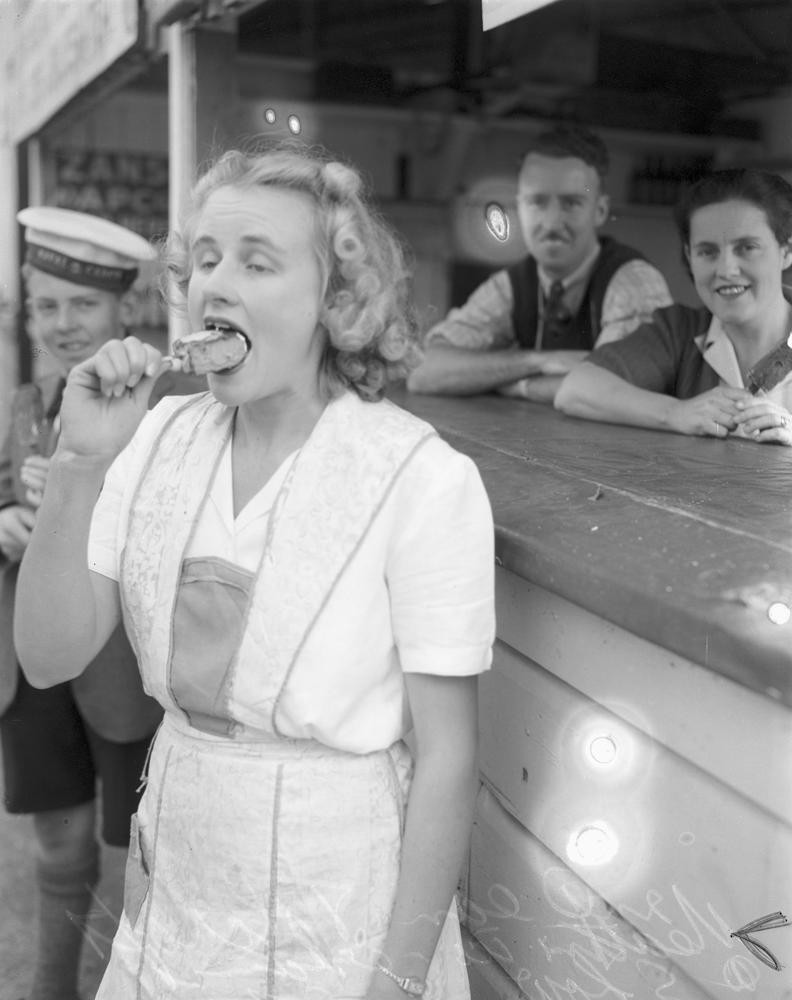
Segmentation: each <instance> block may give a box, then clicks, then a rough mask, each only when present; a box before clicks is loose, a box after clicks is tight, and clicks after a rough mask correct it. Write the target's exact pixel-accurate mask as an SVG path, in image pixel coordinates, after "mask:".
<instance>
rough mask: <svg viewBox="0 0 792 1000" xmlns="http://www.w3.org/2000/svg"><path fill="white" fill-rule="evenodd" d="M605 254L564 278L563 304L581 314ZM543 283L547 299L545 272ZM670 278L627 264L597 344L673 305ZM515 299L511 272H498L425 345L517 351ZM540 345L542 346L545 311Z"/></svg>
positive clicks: (613, 286)
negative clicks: (583, 302)
mask: <svg viewBox="0 0 792 1000" xmlns="http://www.w3.org/2000/svg"><path fill="white" fill-rule="evenodd" d="M599 253H600V245H599V244H597V247H596V249H595V250H594V252H593V253H592V254H591V255H590V256H589V257H588V258H587V259H586V260H585V261H583V263H582V264H581V265H580V267H578V269H577V270H576V271H574V272H573V273H572V274H571V275H568V276H567V277H566V278H564V280H563V285H564V305H565V306H566V307H567V308H568V309H569V311H570V312H571V313H572V314H576V313H577V312H578V310H579V309H580V305H581V303H582V301H583V298H584V296H585V294H586V289H587V287H588V283H589V279H590V277H591V273H592V271H593V270H594V267H595V265H596V263H597V259H598V257H599ZM537 270H538V273H539V284H540V287H541V290H542V293H543V295H542V296H540V299H543V298H544V297H545V296H546V295H547V294H548V292H549V289H550V284H551V283H552V279H550V278H549V277H548V276H547V275H546V274H544V273H543V272H542V270H541V269H539V268H537ZM671 301H672V300H671V295H670V293H669V291H668V285H667V284H666V281H665V278H664V277H663V276H662V274H660V272H659V271H658V270H657V268H656V267H654V266H653V265H652V264H649V263H648V262H647V261H645V260H631V261H628V262H627V263H626V264H623V265H622V266H621V267H620V268H619V269H618V271H617V272H616V273H615V274H614V276H613V278H612V279H611V281H610V283H609V285H608V290H607V292H606V293H605V299H604V302H603V305H602V318H601V324H600V334H599V336H598V337H597V342H596V345H595V346H597V347H598V346H599V345H601V344H607V343H609V342H610V341H614V340H621V339H622V337H626V336H627V334H629V333H632V331H633V330H635V329H636V328H637V327H638V326H640V325H641V323H645V322H647V321H648V320H649V319H650V318H651V315H652V312H653V311H654V310H655V309H659V308H662V307H663V306H668V305H671ZM513 308H514V296H513V293H512V286H511V281H510V280H509V276H508V273H507V272H506V270H501V271H496V272H495V274H493V275H491V276H490V277H489V278H488V279H487V280H486V281H485V282H484V283H483V284H481V285H479V287H478V288H477V289H476V290H475V291H474V292H473V294H472V295H471V296H470V298H469V299H468V300H467V302H466V303H465V305H464V306H461V307H460V308H458V309H451V311H450V312H449V313H448V315H447V316H446V318H445V319H444V320H442V321H441V322H440V323H437V324H436V325H435V326H433V327H432V328H431V329H430V330H428V331H427V333H426V336H425V339H424V344H425V346H426V347H431V346H432V345H433V344H438V345H440V344H446V345H448V346H449V347H460V348H467V349H469V350H478V351H488V350H497V349H501V348H508V347H514V346H515V345H516V344H517V338H516V336H515V333H514V327H513V324H512V310H513ZM537 342H538V343H541V313H540V329H539V331H538V339H537Z"/></svg>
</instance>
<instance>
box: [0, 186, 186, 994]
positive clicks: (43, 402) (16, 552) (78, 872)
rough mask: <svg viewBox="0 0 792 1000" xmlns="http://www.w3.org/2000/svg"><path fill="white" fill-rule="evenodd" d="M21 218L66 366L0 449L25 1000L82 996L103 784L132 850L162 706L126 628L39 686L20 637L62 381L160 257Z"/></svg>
mask: <svg viewBox="0 0 792 1000" xmlns="http://www.w3.org/2000/svg"><path fill="white" fill-rule="evenodd" d="M17 218H18V219H19V221H20V222H21V223H22V224H23V225H24V226H25V227H26V229H25V244H26V252H25V263H24V265H23V268H22V273H23V277H24V280H25V285H26V291H27V305H28V316H29V323H30V331H31V334H32V335H33V337H34V338H35V339H36V341H37V342H38V344H39V345H40V346H41V348H42V349H43V350H44V351H46V352H47V353H48V354H49V355H50V356H51V358H52V360H53V361H54V362H55V363H56V365H57V367H58V368H59V369H60V371H59V372H56V373H54V374H52V375H48V376H45V377H43V378H41V379H39V380H37V381H36V382H35V383H33V384H31V385H27V386H22V387H20V389H19V391H18V392H17V394H16V396H15V399H14V402H13V404H12V418H11V431H10V434H9V439H8V440H7V441H6V443H5V445H4V447H3V448H2V450H0V739H1V740H2V765H3V772H4V779H5V781H4V784H5V805H6V808H7V810H8V811H9V812H11V813H32V814H33V819H34V830H35V834H36V837H35V841H36V849H37V881H38V893H39V944H38V956H37V965H36V971H35V976H34V981H33V985H32V989H31V992H30V994H29V996H28V1000H75V998H77V978H78V969H79V958H80V949H81V941H82V933H83V928H84V927H85V922H86V917H87V914H88V910H89V907H90V903H91V891H92V888H93V887H94V886H95V885H96V883H97V881H98V879H99V862H98V858H99V850H98V844H97V840H96V835H95V825H96V811H95V804H94V799H95V791H96V789H95V786H96V780H97V778H98V779H99V780H100V781H101V785H102V835H103V838H104V840H105V841H106V842H107V843H108V844H111V845H117V846H119V847H126V846H127V843H128V839H129V823H130V817H131V815H132V813H134V811H135V809H136V807H137V798H138V792H137V788H138V786H139V784H140V775H141V771H142V770H143V767H144V762H145V756H146V751H147V748H148V744H149V742H150V739H151V736H152V734H153V732H154V730H155V728H156V726H157V725H158V722H159V718H160V714H161V709H160V708H159V706H158V705H157V704H156V702H154V701H153V700H152V699H150V698H149V697H148V696H147V695H145V694H144V692H143V690H142V687H141V683H140V677H139V674H138V670H137V663H136V661H135V657H134V655H133V653H132V651H131V649H130V647H129V644H128V642H127V639H126V636H125V634H124V631H123V628H119V629H118V630H117V631H116V633H115V634H114V635H113V636H112V637H111V639H110V642H109V643H108V644H107V646H106V647H105V648H104V649H103V650H102V652H101V653H100V654H99V656H98V657H97V658H96V659H95V660H94V661H93V662H92V663H91V664H89V665H87V667H86V670H85V672H84V673H83V674H82V675H81V676H80V677H79V678H77V679H76V680H75V681H72V682H71V683H67V684H61V685H58V686H56V687H53V688H48V689H46V690H39V689H36V688H33V687H31V686H30V685H29V684H28V683H27V681H26V680H25V678H24V676H23V675H22V673H21V671H20V669H19V666H18V664H17V659H16V655H15V652H14V649H13V644H12V615H13V599H14V587H15V581H16V573H17V569H18V566H19V562H20V560H21V558H22V554H23V552H24V550H25V547H26V545H27V541H28V539H29V537H30V532H31V529H32V527H33V523H34V521H35V517H36V509H37V507H38V505H39V503H40V501H41V496H42V493H43V489H44V484H45V482H46V474H47V468H48V464H49V457H48V456H49V455H50V454H51V452H52V450H53V448H54V444H55V439H56V437H57V428H58V411H59V408H60V397H61V394H62V391H63V384H64V381H65V376H66V375H68V372H69V371H70V370H71V368H72V367H74V365H76V364H78V363H79V362H81V361H83V360H85V359H86V358H88V357H90V356H91V355H92V354H94V353H95V352H96V351H97V350H98V349H99V347H101V345H102V344H104V343H105V342H106V341H108V340H111V339H113V338H116V337H123V336H124V333H125V327H126V325H127V324H128V323H129V321H130V319H131V315H132V303H131V299H130V296H129V294H128V293H129V290H130V288H131V286H132V284H133V282H134V281H135V278H136V277H137V274H138V267H139V265H140V263H141V262H143V261H149V260H152V259H153V258H154V256H155V252H154V250H153V248H152V246H151V245H150V244H149V243H148V242H147V241H146V240H144V239H143V238H142V237H141V236H138V235H137V234H136V233H133V232H131V231H130V230H128V229H124V228H122V227H121V226H117V225H115V224H114V223H111V222H108V221H107V220H105V219H99V218H96V217H94V216H90V215H86V214H84V213H82V212H72V211H69V210H66V209H60V208H52V207H45V206H41V207H36V208H27V209H24V210H23V211H21V212H20V213H19V214H18V216H17ZM177 382H178V383H179V384H177ZM200 389H201V384H200V382H197V381H196V380H191V379H189V378H187V379H185V378H184V377H183V376H181V377H180V376H178V375H175V374H173V373H165V374H164V375H163V377H162V378H161V379H160V380H159V381H158V383H157V386H156V388H155V394H154V397H153V398H152V401H151V404H150V405H154V403H155V402H156V401H157V400H158V399H160V398H161V397H162V396H164V395H167V394H178V393H180V392H185V391H186V392H195V391H198V390H200ZM118 908H120V907H117V909H118Z"/></svg>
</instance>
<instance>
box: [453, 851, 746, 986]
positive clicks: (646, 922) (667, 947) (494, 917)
mask: <svg viewBox="0 0 792 1000" xmlns="http://www.w3.org/2000/svg"><path fill="white" fill-rule="evenodd" d="M543 889H544V892H543V897H544V899H543V901H542V902H541V903H540V906H539V907H537V906H536V905H535V904H533V903H531V905H530V908H529V906H528V905H527V904H526V903H525V902H524V901H523V902H522V903H521V900H520V899H519V898H518V897H517V896H516V895H515V894H514V893H513V892H512V891H511V890H510V889H508V888H507V887H506V886H504V885H501V884H499V883H493V884H492V885H491V886H490V888H489V891H488V892H487V894H486V904H485V905H482V904H481V902H475V901H473V900H467V901H466V907H467V912H468V915H469V918H468V926H469V929H470V930H471V932H472V933H473V934H474V936H475V937H476V938H477V939H478V940H479V941H480V942H481V943H482V944H483V945H484V947H485V949H486V950H487V952H488V953H489V954H490V955H491V956H492V957H493V958H495V959H496V960H497V961H498V962H499V963H500V964H501V965H503V966H504V967H505V968H506V969H507V970H508V972H509V974H510V976H511V977H512V978H513V979H514V980H515V981H516V983H517V985H518V986H519V987H520V989H521V990H522V991H523V993H524V994H525V995H526V997H528V998H529V1000H557V998H559V997H570V998H572V997H574V998H575V1000H600V998H603V997H611V998H618V1000H633V998H635V997H636V996H637V995H636V993H635V991H634V986H635V980H636V977H635V974H634V973H635V971H637V972H638V973H639V974H640V981H641V984H642V986H645V985H648V986H650V988H651V989H652V993H651V994H646V995H647V996H649V995H652V996H655V997H657V998H658V1000H684V998H685V996H687V995H688V993H689V984H686V983H685V982H684V979H686V978H687V976H686V973H689V974H690V975H691V976H693V977H694V978H697V979H699V981H700V982H701V984H702V985H706V986H708V987H712V986H717V987H720V988H722V989H725V990H727V991H729V992H731V993H756V992H757V988H758V986H759V983H760V981H761V979H762V975H763V973H762V967H761V964H760V963H759V962H757V961H756V960H755V959H754V958H753V957H752V956H751V955H748V954H740V953H739V952H737V949H736V940H735V938H734V937H732V936H731V931H730V929H729V926H728V924H727V923H726V921H725V920H724V919H723V917H722V916H721V915H720V914H719V913H718V912H717V910H716V909H715V907H714V906H713V905H712V903H710V902H707V903H704V904H701V903H699V902H698V901H696V902H694V901H692V900H691V898H690V896H689V895H688V894H686V893H685V892H683V891H682V889H681V888H680V887H679V886H676V885H672V886H670V889H669V891H668V892H666V893H665V894H664V893H663V892H661V891H660V890H659V889H655V888H650V889H647V890H646V892H645V893H644V896H643V900H644V905H641V906H640V908H639V907H632V906H628V905H622V906H620V907H618V909H616V908H612V907H610V906H609V905H608V904H607V903H605V902H604V901H603V900H602V899H600V897H599V896H597V894H596V893H594V892H593V891H592V890H590V889H589V888H588V887H587V886H586V885H585V884H584V883H582V882H581V881H579V880H578V879H576V878H575V877H574V876H573V875H571V874H570V873H569V871H567V870H565V869H563V868H559V867H552V868H548V869H547V870H546V871H545V873H544V878H543ZM542 911H544V913H543V912H542ZM548 911H549V912H548ZM559 916H560V917H561V918H562V919H561V920H558V919H556V918H557V917H559ZM548 917H549V919H548ZM515 922H517V923H524V924H532V925H534V927H535V933H534V935H533V940H534V942H535V944H536V946H537V948H536V952H535V955H536V960H535V962H532V965H533V966H534V968H533V969H530V968H527V967H525V965H524V964H521V962H520V959H521V958H522V959H523V960H524V958H525V956H524V955H522V956H520V955H519V954H516V952H517V946H516V944H515V935H516V931H515V927H514V923H515ZM507 941H509V944H507V943H506V942H507ZM510 945H511V947H510ZM721 949H725V950H726V951H727V952H728V954H726V956H725V958H724V959H723V960H721V959H720V958H718V959H717V965H718V971H719V973H720V975H719V978H718V979H714V978H712V976H711V974H710V970H711V968H712V956H713V954H716V955H717V954H718V952H720V950H721ZM531 951H532V954H533V953H534V951H533V948H532V949H531ZM705 953H706V954H707V955H708V956H709V959H710V960H709V962H707V963H706V966H707V969H706V970H705V971H703V972H702V970H701V969H700V968H697V966H700V964H701V963H696V962H695V959H696V958H697V957H698V956H702V955H704V954H705ZM539 966H542V967H543V968H541V969H540V968H539ZM632 966H634V970H633V969H632V968H631V967H632ZM548 967H550V968H549V971H546V970H547V969H548ZM573 977H574V978H573ZM675 987H676V989H675Z"/></svg>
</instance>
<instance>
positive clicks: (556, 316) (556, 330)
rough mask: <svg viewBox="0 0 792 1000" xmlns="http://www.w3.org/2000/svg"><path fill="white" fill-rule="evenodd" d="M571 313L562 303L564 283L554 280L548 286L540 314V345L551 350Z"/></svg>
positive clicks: (562, 334)
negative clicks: (548, 291) (548, 292)
mask: <svg viewBox="0 0 792 1000" xmlns="http://www.w3.org/2000/svg"><path fill="white" fill-rule="evenodd" d="M571 319H572V313H571V312H570V311H569V309H567V307H566V306H565V305H564V285H563V282H561V281H554V282H553V284H552V285H551V286H550V294H549V295H548V296H547V298H546V299H545V304H544V313H543V315H542V347H544V348H545V349H546V350H552V349H553V347H554V346H555V344H556V343H557V342H558V341H560V340H561V339H562V337H563V336H564V334H565V333H566V331H567V329H568V327H569V322H570V320H571Z"/></svg>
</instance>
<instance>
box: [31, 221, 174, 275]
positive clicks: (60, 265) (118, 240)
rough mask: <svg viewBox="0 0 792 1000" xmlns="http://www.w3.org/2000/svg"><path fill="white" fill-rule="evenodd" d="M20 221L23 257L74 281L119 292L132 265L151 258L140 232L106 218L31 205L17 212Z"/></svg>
mask: <svg viewBox="0 0 792 1000" xmlns="http://www.w3.org/2000/svg"><path fill="white" fill-rule="evenodd" d="M17 219H18V221H19V222H20V223H21V224H22V225H23V226H25V247H26V249H25V260H26V262H27V263H28V264H30V265H31V267H35V268H37V269H38V270H39V271H45V272H46V273H47V274H53V275H55V276H56V277H58V278H63V279H65V280H66V281H73V282H74V283H75V284H77V285H89V286H90V287H92V288H101V289H104V290H105V291H109V292H124V291H126V290H127V289H128V288H129V287H130V285H131V284H132V282H133V281H134V280H135V278H136V277H137V273H138V264H139V263H140V262H141V261H146V260H153V259H154V257H155V256H156V251H155V249H154V247H153V246H152V245H151V244H150V243H149V242H148V241H147V240H145V239H143V237H142V236H139V235H138V234H137V233H133V232H132V230H131V229H125V228H124V227H123V226H118V225H116V224H115V223H114V222H109V221H108V220H107V219H101V218H99V217H98V216H96V215H87V214H86V213H85V212H73V211H71V209H68V208H55V207H53V206H51V205H37V206H35V207H32V208H23V209H22V211H21V212H18V213H17Z"/></svg>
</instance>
